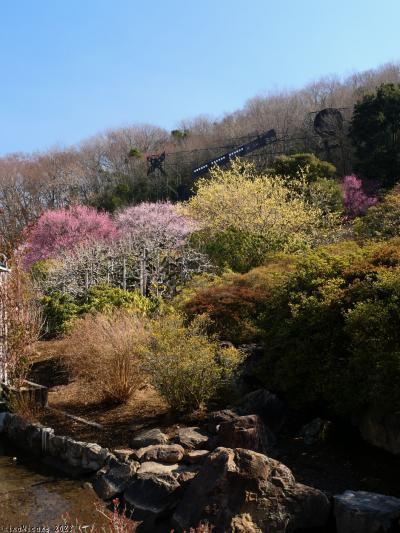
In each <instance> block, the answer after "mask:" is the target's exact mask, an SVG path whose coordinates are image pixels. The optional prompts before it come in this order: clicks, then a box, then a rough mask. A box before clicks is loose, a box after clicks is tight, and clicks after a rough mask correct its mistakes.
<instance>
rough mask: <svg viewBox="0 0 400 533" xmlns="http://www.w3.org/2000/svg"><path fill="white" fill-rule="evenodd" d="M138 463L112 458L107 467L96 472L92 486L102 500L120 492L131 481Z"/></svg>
mask: <svg viewBox="0 0 400 533" xmlns="http://www.w3.org/2000/svg"><path fill="white" fill-rule="evenodd" d="M137 468H138V463H135V462H131V463H125V462H119V461H118V460H114V461H112V462H111V464H110V466H109V467H104V468H103V469H101V470H99V471H98V472H97V473H96V476H95V478H94V480H93V488H94V490H95V491H96V493H97V495H98V496H99V497H100V498H102V499H103V500H109V499H111V498H114V496H117V495H118V494H121V493H122V492H123V491H124V490H125V489H126V487H127V486H128V485H129V483H130V482H131V481H132V479H133V477H134V475H135V473H136V470H137Z"/></svg>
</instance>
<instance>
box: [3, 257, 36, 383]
mask: <svg viewBox="0 0 400 533" xmlns="http://www.w3.org/2000/svg"><path fill="white" fill-rule="evenodd" d="M36 296H37V295H36V293H35V289H34V287H33V284H32V280H31V278H30V276H29V275H28V274H27V273H26V272H24V270H23V268H22V266H21V264H20V262H19V259H18V257H14V258H13V260H12V262H11V272H10V274H9V275H8V276H7V278H6V280H4V281H3V282H2V283H0V333H1V334H4V336H5V339H6V341H5V346H6V354H7V366H6V372H7V378H8V382H9V383H10V384H11V385H14V386H16V387H20V386H21V385H22V384H23V382H24V380H25V379H26V378H27V375H28V373H29V369H30V366H31V363H32V358H33V356H34V354H35V343H36V341H37V340H38V338H39V334H40V329H41V325H42V317H41V310H40V307H39V304H38V301H37V297H36Z"/></svg>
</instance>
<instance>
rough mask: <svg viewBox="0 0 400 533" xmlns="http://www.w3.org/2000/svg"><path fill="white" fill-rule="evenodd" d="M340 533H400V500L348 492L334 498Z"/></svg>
mask: <svg viewBox="0 0 400 533" xmlns="http://www.w3.org/2000/svg"><path fill="white" fill-rule="evenodd" d="M334 514H335V518H336V528H337V532H338V533H386V532H391V533H396V532H397V533H398V532H400V500H399V499H398V498H393V497H391V496H384V495H383V494H375V493H373V492H364V491H358V492H357V491H352V490H346V492H344V493H343V494H339V495H337V496H335V497H334Z"/></svg>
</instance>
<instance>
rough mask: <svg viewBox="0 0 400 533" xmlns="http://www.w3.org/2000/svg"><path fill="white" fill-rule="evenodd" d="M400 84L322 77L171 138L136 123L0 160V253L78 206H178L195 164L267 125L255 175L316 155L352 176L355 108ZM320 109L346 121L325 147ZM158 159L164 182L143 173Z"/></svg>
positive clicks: (377, 76)
mask: <svg viewBox="0 0 400 533" xmlns="http://www.w3.org/2000/svg"><path fill="white" fill-rule="evenodd" d="M399 82H400V67H399V65H398V64H388V65H384V66H383V67H381V68H379V69H376V70H371V71H366V72H361V73H356V74H353V75H351V76H349V77H348V78H346V79H344V80H340V79H338V78H335V77H329V78H325V79H322V80H320V81H316V82H314V83H311V84H309V85H308V86H307V87H305V88H304V89H300V90H293V91H282V92H276V93H273V94H270V95H266V96H256V97H254V98H251V99H250V100H248V102H247V103H246V104H245V106H244V107H243V108H242V109H239V110H237V111H236V112H234V113H232V114H228V115H226V116H224V117H222V118H219V119H212V118H209V117H196V118H194V119H190V120H182V121H181V122H180V123H179V126H178V128H177V129H175V130H173V131H171V132H168V131H166V130H164V129H162V128H159V127H157V126H156V125H147V124H145V125H143V124H141V125H137V124H133V125H131V126H128V127H122V128H119V129H114V130H108V131H105V132H101V133H99V134H97V135H95V136H94V137H92V138H90V139H86V140H82V142H81V143H80V144H79V145H77V146H72V147H67V148H54V149H51V150H49V151H48V152H44V153H33V154H10V155H6V156H4V157H2V158H1V159H0V208H1V211H0V231H1V237H2V240H1V248H2V249H4V250H6V249H8V248H10V247H13V245H14V244H15V242H16V240H18V238H19V236H20V233H21V231H22V229H23V228H25V227H26V226H27V225H29V224H30V223H31V222H32V221H34V220H35V219H36V218H37V217H38V216H39V215H40V214H41V213H42V212H43V211H44V210H46V209H54V208H60V207H65V206H69V205H72V204H75V203H77V204H86V205H93V206H95V207H98V208H100V209H104V210H107V211H115V210H116V209H117V208H119V207H121V206H123V205H127V204H131V203H139V202H141V201H157V200H165V199H170V200H172V201H176V200H180V199H184V198H186V197H187V196H188V195H189V194H190V191H191V189H192V186H193V182H192V178H191V170H192V169H193V167H195V166H196V165H198V164H200V163H202V162H204V161H205V160H207V159H209V158H210V157H215V156H216V155H220V154H222V153H224V152H226V151H227V150H228V149H230V148H232V147H235V146H238V145H240V144H242V143H243V142H245V141H247V140H249V139H251V138H253V137H254V136H255V135H257V134H260V133H262V132H264V131H266V130H269V129H271V128H274V129H275V130H276V132H277V136H278V142H277V143H275V144H274V145H273V146H270V147H268V148H266V149H264V150H261V151H258V152H255V153H254V154H250V155H249V156H248V158H249V159H250V160H251V161H252V162H254V163H255V164H256V166H257V168H259V169H260V170H263V169H264V168H265V167H267V166H270V165H271V162H272V161H273V160H274V159H275V157H276V156H277V155H279V154H282V153H286V154H288V153H295V152H300V153H301V152H313V153H315V154H316V155H318V157H319V158H320V159H325V160H326V159H328V160H331V161H332V162H333V163H334V164H335V166H336V168H337V172H338V175H342V176H343V175H345V174H351V172H352V171H353V170H354V168H356V169H357V160H356V157H355V156H356V155H357V154H354V150H353V146H352V143H351V141H350V139H349V138H348V136H347V133H348V128H349V124H350V119H351V116H352V112H353V107H354V104H355V103H356V102H357V101H358V100H360V99H361V98H362V97H363V96H364V95H365V94H368V93H369V92H371V91H374V90H375V88H376V87H378V86H379V85H380V84H382V83H399ZM324 108H337V109H340V110H341V113H342V115H343V117H344V128H343V132H342V133H341V137H340V139H339V140H337V142H336V143H335V145H334V146H333V147H331V148H330V147H328V150H327V146H326V144H324V142H323V139H321V137H319V136H318V135H316V133H315V131H314V129H313V120H314V117H315V114H316V112H318V111H320V110H322V109H324ZM178 119H179V117H177V120H178ZM163 152H166V161H165V171H166V175H165V176H164V175H162V174H161V173H159V172H156V173H153V174H150V175H149V176H148V175H147V170H148V164H147V159H146V158H147V156H148V155H152V154H161V153H163ZM368 177H370V176H368ZM373 177H377V176H373Z"/></svg>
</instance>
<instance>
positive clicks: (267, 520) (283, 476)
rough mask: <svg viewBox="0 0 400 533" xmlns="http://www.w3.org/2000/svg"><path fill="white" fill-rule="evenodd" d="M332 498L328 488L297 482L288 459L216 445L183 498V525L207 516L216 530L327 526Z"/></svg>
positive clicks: (177, 521)
mask: <svg viewBox="0 0 400 533" xmlns="http://www.w3.org/2000/svg"><path fill="white" fill-rule="evenodd" d="M329 514H330V503H329V500H328V498H327V497H326V495H325V494H323V493H322V492H320V491H319V490H316V489H314V488H311V487H307V486H305V485H301V484H299V483H296V481H295V479H294V477H293V474H292V473H291V471H290V470H289V468H287V467H286V466H285V465H283V464H281V463H279V462H278V461H275V460H274V459H270V458H269V457H266V456H265V455H262V454H260V453H257V452H254V451H251V450H244V449H234V450H232V449H229V448H217V449H216V450H214V451H213V452H212V453H211V454H210V455H209V456H208V458H207V459H206V461H205V463H204V465H203V466H202V468H201V470H200V472H199V473H198V475H197V476H196V478H195V479H194V480H193V481H192V482H191V484H190V486H189V487H188V489H187V491H186V492H185V494H184V496H183V498H182V499H181V501H180V502H179V505H178V506H177V508H176V510H175V512H174V515H173V525H174V526H175V527H176V528H178V530H179V531H182V530H185V529H186V530H189V528H190V527H191V526H193V524H199V523H200V522H201V521H204V522H205V521H208V522H209V523H210V524H211V525H213V526H214V529H213V532H214V533H233V532H234V533H245V532H246V533H249V532H252V531H253V532H257V533H259V532H262V531H268V533H283V532H289V531H294V530H296V529H302V528H303V529H305V528H313V527H323V526H324V525H325V524H326V523H327V521H328V518H329Z"/></svg>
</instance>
